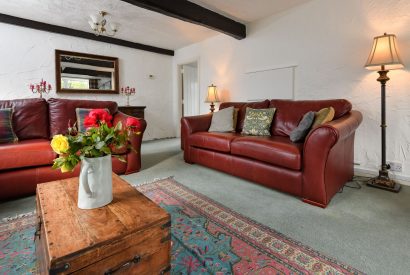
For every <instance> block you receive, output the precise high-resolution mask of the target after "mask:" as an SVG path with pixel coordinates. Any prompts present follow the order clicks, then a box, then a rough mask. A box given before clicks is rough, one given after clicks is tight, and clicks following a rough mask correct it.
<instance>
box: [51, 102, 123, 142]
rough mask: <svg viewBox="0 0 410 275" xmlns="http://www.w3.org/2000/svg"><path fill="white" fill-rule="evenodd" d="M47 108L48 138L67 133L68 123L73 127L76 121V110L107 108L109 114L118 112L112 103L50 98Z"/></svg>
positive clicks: (114, 103) (115, 104)
mask: <svg viewBox="0 0 410 275" xmlns="http://www.w3.org/2000/svg"><path fill="white" fill-rule="evenodd" d="M48 107H49V114H50V138H52V137H53V136H54V135H57V134H66V133H67V128H68V123H70V125H73V124H74V123H75V122H76V120H77V118H76V113H75V109H76V108H86V109H104V108H107V109H108V110H109V111H110V114H115V113H116V112H117V111H118V108H117V103H116V102H114V101H95V100H72V99H61V98H50V99H49V100H48Z"/></svg>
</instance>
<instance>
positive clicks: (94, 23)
mask: <svg viewBox="0 0 410 275" xmlns="http://www.w3.org/2000/svg"><path fill="white" fill-rule="evenodd" d="M106 15H108V13H107V12H106V11H100V12H99V13H98V14H93V15H90V19H89V20H88V24H90V27H91V29H92V30H93V31H94V34H95V35H97V36H99V35H108V36H114V35H115V34H116V33H117V31H118V24H117V23H115V22H110V23H108V22H107V19H106V18H105V16H106ZM107 25H108V26H109V28H110V30H108V29H107Z"/></svg>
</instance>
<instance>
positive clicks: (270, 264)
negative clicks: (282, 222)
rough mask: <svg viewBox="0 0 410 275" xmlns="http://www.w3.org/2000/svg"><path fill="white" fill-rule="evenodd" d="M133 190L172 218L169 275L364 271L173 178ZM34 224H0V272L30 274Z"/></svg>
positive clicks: (30, 219)
mask: <svg viewBox="0 0 410 275" xmlns="http://www.w3.org/2000/svg"><path fill="white" fill-rule="evenodd" d="M136 188H137V189H138V190H139V191H141V192H142V193H144V194H145V195H146V196H147V197H149V198H150V199H152V200H153V201H154V202H156V203H157V204H159V205H160V206H161V207H163V208H164V209H166V210H167V211H168V212H169V213H170V214H171V216H172V228H171V230H172V271H171V273H172V274H207V273H209V274H363V273H361V272H360V271H358V270H356V269H354V268H352V267H350V266H348V265H346V264H343V263H340V262H338V261H337V260H335V259H332V258H330V257H327V256H324V255H322V254H320V253H319V252H317V251H315V250H313V249H311V248H309V247H307V246H304V245H303V244H301V243H299V242H297V241H294V240H292V239H290V238H288V237H286V236H284V235H283V234H281V233H278V232H276V231H274V230H272V229H270V228H268V227H266V226H263V225H261V224H258V223H257V222H255V221H253V220H251V219H249V218H246V217H244V216H242V215H240V214H238V213H236V212H234V211H232V210H230V209H228V208H226V207H224V206H223V205H221V204H219V203H217V202H215V201H213V200H211V199H209V198H207V197H205V196H204V195H201V194H199V193H197V192H194V191H192V190H190V189H188V188H187V187H184V186H183V185H181V184H179V183H177V182H176V181H175V180H173V179H164V180H159V181H156V182H154V183H149V184H144V185H142V186H138V187H136ZM34 224H35V217H34V215H33V214H27V215H25V216H23V217H18V218H15V219H13V220H9V221H4V222H3V223H1V224H0V249H1V251H0V274H31V273H35V271H36V270H35V263H36V258H35V255H34V242H33V240H34V231H35V227H34V226H35V225H34Z"/></svg>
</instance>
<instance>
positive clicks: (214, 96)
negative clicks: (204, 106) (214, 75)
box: [205, 84, 219, 113]
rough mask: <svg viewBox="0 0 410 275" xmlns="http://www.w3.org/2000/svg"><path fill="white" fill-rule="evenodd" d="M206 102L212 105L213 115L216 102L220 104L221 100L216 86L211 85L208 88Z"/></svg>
mask: <svg viewBox="0 0 410 275" xmlns="http://www.w3.org/2000/svg"><path fill="white" fill-rule="evenodd" d="M205 102H207V103H211V109H210V110H211V113H213V112H214V110H215V105H214V103H215V102H219V98H218V91H217V89H216V86H215V85H214V84H211V85H210V86H208V94H207V96H206V99H205Z"/></svg>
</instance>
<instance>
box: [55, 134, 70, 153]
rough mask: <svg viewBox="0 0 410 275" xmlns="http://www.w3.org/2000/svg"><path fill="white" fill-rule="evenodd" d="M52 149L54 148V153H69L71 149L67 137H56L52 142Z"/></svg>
mask: <svg viewBox="0 0 410 275" xmlns="http://www.w3.org/2000/svg"><path fill="white" fill-rule="evenodd" d="M51 148H53V150H54V152H56V153H57V154H64V153H67V150H68V149H69V148H70V145H69V144H68V139H67V137H65V136H63V135H55V136H54V137H53V139H52V140H51Z"/></svg>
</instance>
